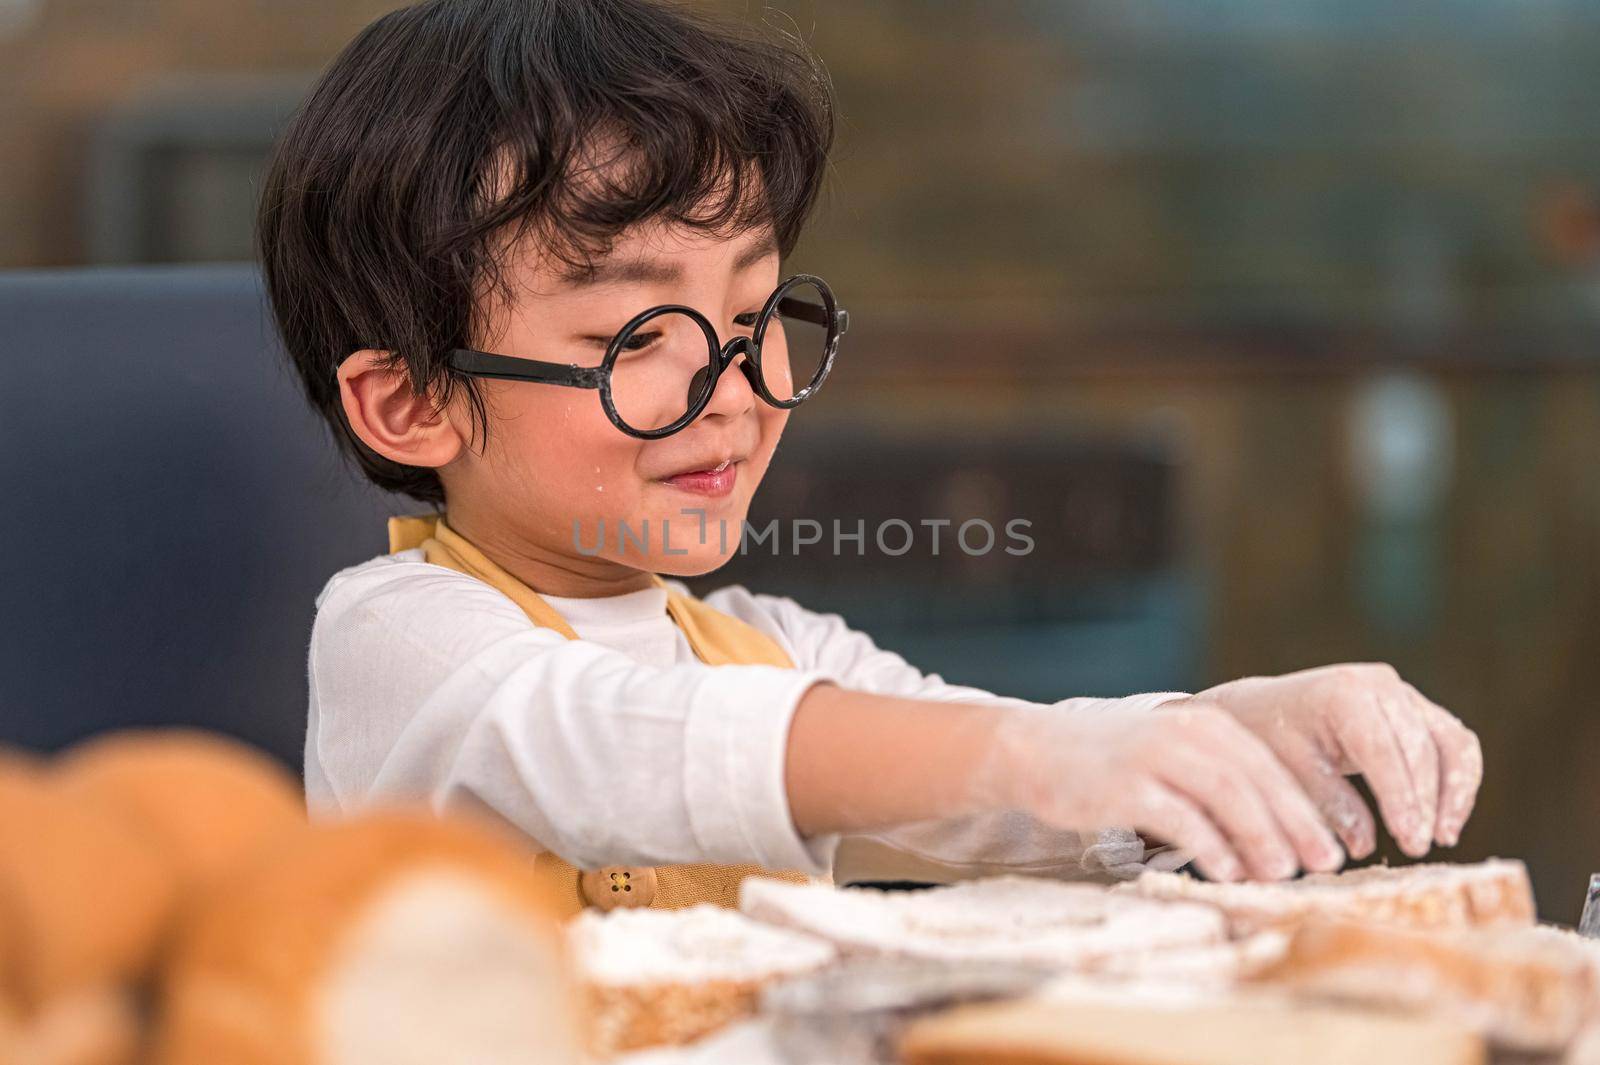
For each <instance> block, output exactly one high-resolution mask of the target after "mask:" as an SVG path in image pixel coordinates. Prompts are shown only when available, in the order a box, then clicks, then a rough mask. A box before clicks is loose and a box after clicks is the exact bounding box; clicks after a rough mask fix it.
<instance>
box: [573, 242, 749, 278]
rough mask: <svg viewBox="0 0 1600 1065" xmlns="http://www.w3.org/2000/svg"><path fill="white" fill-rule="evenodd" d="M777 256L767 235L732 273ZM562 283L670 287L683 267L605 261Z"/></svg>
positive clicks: (640, 261)
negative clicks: (770, 256) (771, 256)
mask: <svg viewBox="0 0 1600 1065" xmlns="http://www.w3.org/2000/svg"><path fill="white" fill-rule="evenodd" d="M776 254H778V242H777V241H776V240H775V239H774V238H773V236H772V234H771V233H768V234H767V235H765V236H763V237H762V238H761V239H760V240H758V241H756V242H755V243H754V244H752V245H750V246H749V247H748V248H746V249H745V250H744V251H742V252H740V253H739V257H738V258H737V259H735V260H734V261H733V269H734V272H735V273H739V272H742V271H744V270H748V269H749V268H750V267H752V266H754V265H755V264H756V263H758V262H760V261H761V260H763V259H765V258H766V257H767V256H769V255H776ZM561 280H562V281H563V282H565V283H566V284H569V285H572V286H574V287H578V288H589V287H593V286H595V285H617V284H630V283H631V284H656V285H670V284H674V283H676V282H678V281H681V280H683V267H682V266H680V265H679V264H678V263H677V262H675V261H673V260H671V259H624V260H605V261H602V262H600V263H597V264H595V265H593V266H590V267H588V268H579V269H576V270H571V271H568V272H567V273H565V274H563V275H562V278H561Z"/></svg>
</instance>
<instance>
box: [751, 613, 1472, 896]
mask: <svg viewBox="0 0 1600 1065" xmlns="http://www.w3.org/2000/svg"><path fill="white" fill-rule="evenodd" d="M719 594H720V595H721V596H722V598H723V599H724V601H725V602H727V603H728V605H729V606H731V607H733V608H734V609H736V610H737V609H739V608H740V607H741V606H742V607H744V608H745V609H748V610H751V611H752V612H753V613H757V614H763V613H764V614H766V615H767V618H766V621H767V624H769V625H773V626H775V627H776V628H778V629H779V630H781V637H780V638H783V639H785V640H786V641H787V642H788V644H789V646H791V648H793V651H794V654H795V657H796V662H797V665H799V666H801V667H803V668H804V667H815V666H819V665H824V664H825V665H826V668H827V671H828V672H830V673H832V674H834V675H836V676H841V677H844V678H846V679H845V681H844V683H845V684H846V685H847V686H851V687H867V688H868V690H879V691H881V690H885V689H887V690H889V691H891V692H896V693H905V694H912V695H915V696H916V697H917V698H918V699H937V700H941V701H943V700H951V699H953V700H957V701H963V702H965V701H971V700H979V701H982V702H987V703H992V704H1004V705H1007V706H1016V704H1017V703H1018V702H1020V701H1019V700H1012V699H1005V698H1003V697H999V696H995V695H992V694H991V693H987V692H983V691H980V690H978V689H973V688H963V687H961V686H956V685H947V684H945V683H944V682H943V680H942V679H941V678H939V677H937V676H936V675H929V674H922V673H920V672H919V671H917V670H916V669H914V668H913V667H911V666H909V665H908V664H907V663H906V662H905V661H904V660H903V659H901V658H900V656H898V655H895V654H892V653H891V652H887V651H883V650H881V649H879V648H877V647H876V646H875V645H874V644H873V643H872V641H871V640H870V638H868V637H867V636H866V635H865V634H863V633H858V632H854V631H853V630H850V629H849V628H848V626H846V625H845V624H844V623H843V621H842V619H840V618H838V617H837V616H836V615H827V614H816V613H812V612H810V611H806V610H804V608H801V607H799V606H798V605H797V604H795V603H793V601H792V600H788V599H783V598H781V597H773V596H753V595H751V594H750V593H748V592H745V591H744V590H743V589H725V590H724V592H723V593H719ZM1026 707H1027V704H1023V706H1022V707H1019V709H1026ZM1153 708H1154V709H1156V711H1157V712H1156V713H1155V714H1154V715H1147V716H1152V717H1161V718H1166V717H1167V716H1168V714H1169V712H1172V711H1178V710H1184V709H1189V708H1194V709H1200V710H1206V711H1220V712H1221V714H1222V715H1223V716H1224V717H1226V718H1227V719H1228V724H1229V727H1230V728H1232V729H1233V731H1235V732H1237V733H1239V734H1240V735H1241V736H1242V737H1243V738H1242V739H1238V740H1236V741H1234V744H1235V747H1236V748H1237V749H1236V750H1234V751H1232V752H1230V753H1228V754H1226V755H1225V757H1224V765H1225V770H1226V771H1224V772H1222V773H1221V774H1220V775H1216V774H1215V773H1214V772H1212V771H1209V770H1207V771H1200V776H1199V777H1196V778H1194V779H1193V780H1191V781H1190V783H1189V785H1188V787H1185V786H1181V785H1180V787H1179V788H1178V791H1179V793H1180V794H1179V798H1180V799H1181V800H1182V804H1181V807H1174V806H1173V805H1172V804H1171V803H1169V802H1168V801H1167V796H1166V795H1165V794H1164V793H1158V794H1157V797H1156V798H1155V800H1154V801H1155V802H1156V804H1157V805H1158V806H1161V807H1163V808H1165V809H1166V812H1167V813H1168V814H1171V813H1173V812H1174V811H1175V810H1177V811H1179V812H1181V814H1182V816H1183V817H1184V818H1185V819H1191V820H1192V814H1193V813H1194V810H1195V808H1196V807H1198V809H1199V810H1200V812H1201V814H1202V818H1203V819H1204V820H1210V821H1213V822H1215V823H1214V824H1213V825H1212V827H1217V826H1218V825H1220V824H1222V822H1221V821H1217V820H1216V815H1217V814H1219V813H1223V814H1234V815H1237V814H1241V813H1243V814H1244V815H1245V816H1246V817H1247V819H1250V820H1254V821H1260V817H1259V816H1258V815H1257V814H1250V813H1249V812H1248V810H1247V808H1248V807H1249V806H1251V805H1252V804H1253V799H1252V796H1251V795H1250V793H1249V792H1250V789H1249V788H1244V789H1241V788H1240V786H1239V784H1240V781H1241V780H1242V779H1243V780H1249V779H1251V774H1250V773H1248V772H1245V773H1241V772H1240V771H1241V770H1242V769H1244V768H1245V767H1246V766H1247V765H1248V763H1250V762H1252V761H1254V760H1255V758H1256V755H1257V753H1259V752H1258V751H1257V748H1261V747H1262V746H1263V745H1264V747H1265V750H1266V753H1268V754H1269V755H1270V756H1271V760H1272V762H1273V764H1274V769H1275V770H1280V771H1281V770H1285V769H1286V770H1287V771H1288V773H1289V774H1290V780H1291V782H1292V785H1293V788H1292V790H1293V792H1294V793H1295V796H1298V797H1306V796H1309V798H1310V800H1311V801H1312V802H1313V803H1314V804H1315V806H1316V808H1317V810H1318V812H1319V813H1320V815H1321V817H1322V819H1323V820H1324V821H1325V822H1326V824H1328V825H1331V826H1332V828H1333V829H1334V830H1335V831H1336V832H1337V834H1338V836H1339V838H1340V840H1341V841H1342V842H1343V843H1344V845H1345V847H1346V848H1347V849H1348V850H1349V852H1350V853H1351V854H1353V855H1354V856H1356V857H1364V856H1366V855H1367V854H1369V853H1371V851H1372V850H1373V848H1374V846H1375V835H1376V826H1375V824H1374V821H1373V817H1372V812H1371V811H1370V810H1369V809H1368V808H1367V806H1366V804H1365V803H1364V802H1363V801H1362V800H1361V798H1360V795H1359V793H1358V792H1357V791H1356V790H1355V788H1354V787H1352V786H1351V784H1350V783H1349V782H1348V781H1347V780H1346V779H1345V777H1346V776H1347V775H1357V774H1359V775H1361V776H1364V777H1365V778H1366V780H1367V783H1368V785H1369V786H1370V788H1371V790H1372V792H1373V794H1374V796H1375V797H1376V798H1377V800H1378V805H1379V808H1380V809H1381V811H1382V814H1383V819H1384V821H1385V823H1386V824H1387V827H1388V828H1389V830H1390V832H1391V833H1392V834H1393V835H1394V836H1395V838H1396V840H1397V841H1398V842H1399V844H1400V847H1401V849H1402V850H1404V851H1405V852H1406V853H1408V854H1410V855H1413V856H1420V855H1422V854H1424V853H1426V852H1427V851H1428V849H1429V848H1430V846H1431V845H1432V844H1433V843H1435V842H1437V843H1440V844H1445V845H1451V844H1454V843H1455V841H1456V839H1457V838H1458V837H1459V834H1460V831H1461V827H1462V825H1463V824H1464V823H1465V822H1466V819H1467V817H1468V816H1469V815H1470V813H1471V809H1472V806H1473V801H1474V799H1475V797H1476V794H1477V790H1478V786H1479V783H1480V782H1481V780H1482V775H1483V759H1482V752H1481V750H1480V748H1479V745H1478V741H1477V738H1476V737H1475V736H1474V735H1473V734H1472V732H1471V730H1469V729H1467V728H1466V727H1465V726H1464V725H1463V724H1462V723H1461V722H1460V721H1459V720H1457V719H1456V718H1455V717H1454V716H1453V715H1451V714H1450V713H1449V712H1448V711H1447V710H1445V709H1444V708H1442V707H1440V706H1438V705H1437V704H1435V703H1433V702H1432V701H1431V700H1429V699H1427V698H1426V697H1425V696H1423V695H1422V694H1421V693H1420V692H1419V691H1417V689H1416V688H1415V687H1413V686H1412V685H1410V684H1408V683H1406V682H1405V681H1404V680H1403V679H1402V678H1401V677H1400V676H1399V675H1398V674H1397V673H1396V672H1395V671H1394V670H1393V669H1392V668H1391V667H1389V666H1387V665H1384V664H1381V663H1376V664H1374V663H1357V664H1342V665H1334V666H1327V667H1323V668H1320V669H1312V670H1302V671H1300V672H1298V673H1293V674H1288V675H1285V676H1282V677H1255V678H1246V679H1244V680H1240V681H1234V682H1230V683H1227V684H1222V685H1218V686H1216V687H1214V688H1211V689H1208V690H1207V691H1205V692H1202V693H1200V694H1199V695H1196V696H1183V695H1179V694H1177V693H1164V694H1161V695H1154V696H1134V697H1130V698H1128V699H1122V700H1089V699H1066V700H1062V701H1060V702H1058V703H1055V704H1051V711H1052V713H1053V714H1054V716H1056V717H1058V718H1060V724H1059V725H1058V726H1057V727H1058V729H1059V731H1060V734H1061V735H1063V736H1066V735H1085V736H1087V735H1091V734H1092V732H1093V730H1092V729H1090V730H1087V731H1085V729H1084V728H1083V727H1082V726H1083V725H1087V724H1090V723H1094V722H1095V719H1096V718H1104V720H1103V721H1100V722H1098V724H1100V725H1103V726H1104V727H1107V728H1112V729H1116V730H1123V731H1127V730H1128V729H1132V730H1135V731H1138V730H1144V729H1148V728H1152V727H1155V728H1159V727H1162V726H1152V725H1150V724H1149V723H1146V722H1141V721H1137V720H1128V721H1127V722H1126V723H1125V724H1117V723H1116V722H1117V721H1118V720H1119V719H1125V718H1127V715H1128V714H1129V713H1133V712H1137V711H1139V710H1150V709H1153ZM1035 716H1036V715H1029V714H1026V713H1024V714H1021V715H1018V716H1017V717H1016V718H1012V719H1007V725H1008V728H1010V729H1011V730H1013V731H1018V730H1020V729H1021V727H1022V726H1021V725H1020V724H1019V723H1020V722H1023V721H1028V720H1030V719H1032V718H1033V717H1035ZM1136 716H1137V714H1136ZM1207 727H1210V726H1207ZM1035 731H1038V728H1035ZM1102 741H1103V740H1101V739H1096V740H1093V741H1092V742H1102ZM1175 742H1176V743H1177V745H1178V748H1177V751H1176V754H1175V757H1176V758H1177V760H1178V761H1183V760H1184V759H1186V758H1189V756H1190V754H1192V753H1193V752H1189V753H1185V752H1184V751H1183V747H1184V745H1185V743H1186V742H1187V740H1186V738H1185V737H1181V736H1180V737H1176V740H1175ZM1026 753H1027V752H1017V756H1018V757H1019V758H1020V757H1021V756H1022V755H1023V754H1026ZM1158 760H1159V759H1158ZM1193 771H1197V767H1196V766H1189V767H1188V768H1187V769H1186V770H1183V772H1193ZM1180 775H1181V773H1180ZM1208 777H1209V778H1211V783H1209V784H1207V783H1204V782H1203V780H1204V779H1205V778H1208ZM1254 782H1255V784H1256V785H1257V786H1258V787H1262V788H1265V789H1266V792H1265V793H1264V795H1263V796H1261V797H1264V798H1266V799H1267V800H1268V802H1269V805H1271V806H1273V807H1274V808H1275V809H1276V808H1278V807H1279V805H1280V804H1281V803H1285V802H1287V803H1289V804H1290V806H1292V807H1293V806H1298V803H1297V802H1296V801H1295V800H1294V798H1293V797H1291V796H1290V795H1289V794H1288V793H1286V792H1282V791H1280V790H1279V789H1280V785H1281V784H1282V782H1283V776H1282V774H1281V773H1273V774H1271V778H1270V779H1269V778H1268V777H1266V776H1260V775H1259V774H1257V775H1256V776H1255V778H1254ZM1171 783H1173V782H1172V781H1170V780H1168V781H1166V784H1168V785H1170V784H1171ZM1189 788H1197V789H1198V791H1191V790H1189ZM1167 790H1171V789H1170V787H1169V788H1168V789H1167ZM1219 799H1220V800H1221V801H1222V802H1223V804H1224V805H1225V806H1229V807H1231V809H1230V810H1227V811H1220V812H1219V811H1215V810H1210V809H1209V806H1210V804H1212V803H1213V802H1215V801H1218V800H1219ZM1019 808H1020V809H1023V810H1028V811H1032V812H1037V808H1035V807H1032V806H1028V805H1026V804H1020V805H1019ZM1283 813H1284V811H1283V810H1282V809H1277V814H1276V816H1275V817H1274V818H1272V819H1269V821H1268V823H1267V824H1265V825H1264V826H1263V827H1262V828H1261V829H1260V830H1251V829H1248V828H1243V829H1241V830H1242V831H1245V832H1247V836H1246V838H1243V839H1232V840H1229V841H1228V842H1229V843H1231V844H1234V845H1236V847H1235V849H1236V854H1235V857H1239V856H1240V853H1242V852H1245V851H1249V850H1251V849H1253V848H1255V849H1257V853H1258V855H1259V858H1258V860H1252V861H1250V862H1249V864H1250V865H1251V866H1252V867H1253V868H1259V867H1260V862H1261V861H1267V860H1268V859H1269V858H1270V859H1271V860H1270V861H1268V864H1270V865H1272V866H1274V867H1283V866H1284V865H1286V864H1287V863H1288V862H1289V859H1290V857H1291V855H1290V853H1289V852H1288V851H1286V850H1285V849H1284V845H1285V844H1293V849H1296V850H1298V851H1299V855H1300V858H1301V859H1302V861H1308V862H1312V863H1314V862H1315V860H1316V859H1313V858H1312V852H1311V851H1307V850H1305V849H1304V848H1305V847H1306V846H1312V851H1317V852H1320V847H1317V846H1314V845H1312V844H1311V840H1310V839H1309V837H1306V836H1303V835H1302V836H1300V837H1299V839H1298V840H1297V839H1296V838H1295V837H1296V835H1297V832H1298V830H1297V829H1296V827H1295V824H1294V822H1293V821H1292V820H1291V821H1285V820H1283V816H1282V815H1283ZM1129 816H1130V818H1135V819H1131V820H1121V819H1112V820H1104V819H1098V820H1097V819H1089V820H1087V821H1085V820H1084V819H1082V818H1081V817H1080V816H1076V815H1074V816H1071V817H1068V818H1067V819H1066V820H1063V819H1062V817H1063V815H1062V813H1061V812H1059V811H1057V812H1053V813H1049V814H1048V815H1047V816H1044V817H1043V818H1042V820H1044V821H1045V822H1046V823H1048V824H1053V825H1067V826H1072V827H1079V826H1085V825H1102V826H1103V825H1117V824H1122V825H1143V826H1144V827H1146V828H1148V829H1150V831H1151V832H1152V833H1153V834H1154V835H1157V836H1159V837H1161V838H1163V839H1167V840H1171V841H1173V842H1174V843H1178V844H1180V845H1182V844H1185V843H1186V839H1187V836H1186V835H1173V834H1171V833H1170V832H1167V831H1163V830H1161V829H1159V828H1157V827H1154V826H1152V825H1151V824H1150V822H1149V820H1148V817H1149V813H1148V810H1142V809H1139V808H1136V807H1135V808H1130V813H1129ZM1139 817H1143V818H1146V820H1143V821H1139V820H1137V818H1139ZM1223 820H1226V817H1224V818H1223ZM1272 820H1276V821H1277V822H1278V823H1277V824H1276V825H1274V824H1271V823H1270V822H1271V821H1272ZM1202 827H1203V826H1202ZM1274 829H1276V830H1277V831H1274ZM908 832H914V833H917V834H918V835H916V836H913V837H912V838H919V839H921V840H922V841H923V843H924V845H925V844H926V841H927V837H928V833H927V832H925V831H923V829H921V828H918V829H910V830H900V831H898V832H897V833H896V835H898V836H902V837H903V836H905V835H906V833H908ZM933 835H934V836H935V837H937V835H938V833H937V832H935V833H933ZM1028 836H1029V833H1027V832H1024V833H1023V838H1024V842H1025V843H1035V842H1037V840H1034V839H1029V838H1028ZM1261 836H1264V837H1265V838H1267V839H1268V840H1271V841H1272V842H1269V844H1268V845H1267V847H1266V849H1265V850H1260V849H1258V841H1257V838H1256V837H1261ZM1274 837H1276V838H1275V839H1274ZM935 841H936V842H939V843H941V844H942V843H944V842H946V841H945V840H938V839H937V838H936V839H935ZM958 842H959V841H958ZM1129 842H1130V843H1131V841H1129ZM1185 849H1190V850H1193V849H1194V848H1192V847H1187V846H1186V847H1185ZM1214 860H1215V859H1214ZM1202 864H1204V862H1202Z"/></svg>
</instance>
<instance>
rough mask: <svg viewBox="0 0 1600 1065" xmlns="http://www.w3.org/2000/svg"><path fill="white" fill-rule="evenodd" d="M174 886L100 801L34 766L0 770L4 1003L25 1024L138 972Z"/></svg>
mask: <svg viewBox="0 0 1600 1065" xmlns="http://www.w3.org/2000/svg"><path fill="white" fill-rule="evenodd" d="M174 893H175V883H174V880H173V877H172V874H171V871H170V869H169V868H168V867H167V865H166V864H165V863H164V862H163V861H162V860H161V859H160V858H159V857H158V856H156V855H155V854H153V853H151V852H150V850H149V848H148V847H146V846H145V845H144V842H143V841H142V840H141V839H139V838H137V837H136V836H133V835H131V834H130V833H129V832H128V831H127V828H126V826H125V824H124V822H123V821H122V820H121V819H120V818H119V817H118V816H117V815H116V814H115V812H114V811H113V810H112V809H110V808H109V807H108V806H107V805H106V804H103V803H99V802H96V801H93V800H91V799H89V798H87V797H84V796H78V795H73V794H68V793H65V792H63V791H62V790H61V789H58V788H56V787H55V786H54V784H53V781H52V778H51V776H50V775H49V774H48V773H45V772H40V771H38V770H36V769H34V768H24V769H23V770H21V771H10V772H0V965H3V969H0V1002H7V1003H10V1004H11V1007H12V1008H13V1009H14V1010H15V1011H16V1013H17V1014H18V1015H19V1017H20V1021H21V1023H23V1024H28V1023H31V1022H32V1020H33V1019H34V1017H36V1016H37V1015H40V1014H41V1013H43V1012H44V1011H45V1010H46V1008H47V1007H49V1006H50V1005H51V1004H52V1003H57V1002H59V1001H64V1000H66V999H67V998H68V997H70V996H73V995H75V994H77V993H79V992H92V991H98V990H99V989H102V988H107V987H121V986H123V985H127V984H131V983H133V982H136V981H137V980H139V979H140V978H142V977H143V975H144V974H145V972H146V971H147V970H148V967H149V965H150V964H151V961H152V959H153V957H154V955H155V951H156V949H157V947H158V944H159V939H160V936H161V934H162V932H163V931H164V929H165V928H166V925H167V919H168V917H169V915H170V913H171V907H172V902H173V897H174Z"/></svg>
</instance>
